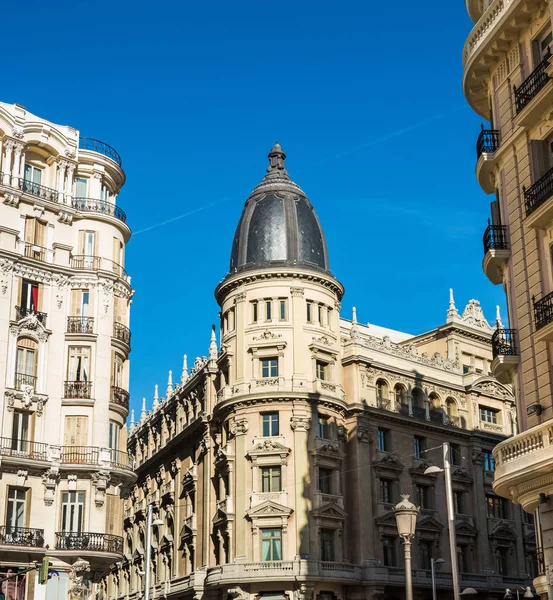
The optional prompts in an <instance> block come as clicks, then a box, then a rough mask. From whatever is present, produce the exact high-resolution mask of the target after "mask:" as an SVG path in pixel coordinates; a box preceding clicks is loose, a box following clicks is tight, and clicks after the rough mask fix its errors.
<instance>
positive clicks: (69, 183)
mask: <svg viewBox="0 0 553 600" xmlns="http://www.w3.org/2000/svg"><path fill="white" fill-rule="evenodd" d="M74 173H75V165H74V164H73V163H69V164H68V165H67V179H66V181H65V198H66V203H67V204H71V202H72V199H73V195H74V194H73V184H74V180H75V178H74Z"/></svg>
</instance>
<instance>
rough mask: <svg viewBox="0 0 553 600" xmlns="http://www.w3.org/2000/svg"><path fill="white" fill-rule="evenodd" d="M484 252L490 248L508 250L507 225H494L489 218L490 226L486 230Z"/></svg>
mask: <svg viewBox="0 0 553 600" xmlns="http://www.w3.org/2000/svg"><path fill="white" fill-rule="evenodd" d="M483 242H484V254H486V253H487V252H488V251H489V250H508V248H509V245H508V243H507V226H506V225H492V224H491V223H490V220H489V219H488V226H487V227H486V231H484V237H483Z"/></svg>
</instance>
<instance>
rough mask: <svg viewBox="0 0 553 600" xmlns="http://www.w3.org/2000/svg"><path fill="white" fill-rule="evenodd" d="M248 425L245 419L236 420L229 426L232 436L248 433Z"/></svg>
mask: <svg viewBox="0 0 553 600" xmlns="http://www.w3.org/2000/svg"><path fill="white" fill-rule="evenodd" d="M248 428H249V424H248V421H247V420H246V419H238V420H236V421H234V423H233V424H232V425H231V426H230V432H231V433H232V435H245V433H246V432H247V431H248Z"/></svg>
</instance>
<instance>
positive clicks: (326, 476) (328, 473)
mask: <svg viewBox="0 0 553 600" xmlns="http://www.w3.org/2000/svg"><path fill="white" fill-rule="evenodd" d="M318 487H319V492H322V493H323V494H332V469H325V468H324V467H319V481H318Z"/></svg>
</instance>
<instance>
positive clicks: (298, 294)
mask: <svg viewBox="0 0 553 600" xmlns="http://www.w3.org/2000/svg"><path fill="white" fill-rule="evenodd" d="M290 294H291V295H292V298H303V295H304V290H303V288H301V287H292V288H290Z"/></svg>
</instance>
